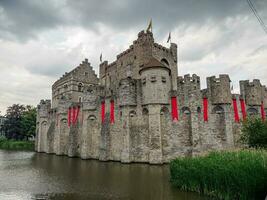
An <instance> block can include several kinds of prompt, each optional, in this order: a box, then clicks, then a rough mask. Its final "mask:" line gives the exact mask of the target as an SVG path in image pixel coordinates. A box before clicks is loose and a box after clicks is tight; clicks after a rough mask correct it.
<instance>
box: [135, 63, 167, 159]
mask: <svg viewBox="0 0 267 200" xmlns="http://www.w3.org/2000/svg"><path fill="white" fill-rule="evenodd" d="M139 73H140V76H141V82H142V104H143V105H147V106H148V112H149V141H150V144H149V146H150V152H149V162H150V163H162V144H161V141H162V139H161V131H160V130H161V127H160V125H161V118H160V111H161V107H162V105H166V104H169V92H170V90H171V82H170V81H171V79H170V69H169V68H168V67H166V66H165V65H163V64H162V63H161V62H159V61H158V60H157V59H155V58H152V59H151V60H150V61H149V62H148V63H146V64H145V65H144V66H143V68H141V69H140V71H139Z"/></svg>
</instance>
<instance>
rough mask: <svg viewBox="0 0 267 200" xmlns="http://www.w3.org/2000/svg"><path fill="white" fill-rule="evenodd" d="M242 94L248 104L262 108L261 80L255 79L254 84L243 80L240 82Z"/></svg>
mask: <svg viewBox="0 0 267 200" xmlns="http://www.w3.org/2000/svg"><path fill="white" fill-rule="evenodd" d="M239 85H240V93H241V95H242V96H243V97H244V98H245V100H246V103H247V104H248V105H251V106H260V105H261V102H262V100H263V97H262V85H261V83H260V80H258V79H254V80H253V81H252V82H250V81H249V80H243V81H240V82H239Z"/></svg>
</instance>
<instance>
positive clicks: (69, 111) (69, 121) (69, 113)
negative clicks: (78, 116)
mask: <svg viewBox="0 0 267 200" xmlns="http://www.w3.org/2000/svg"><path fill="white" fill-rule="evenodd" d="M70 124H71V108H69V109H68V126H69V127H70Z"/></svg>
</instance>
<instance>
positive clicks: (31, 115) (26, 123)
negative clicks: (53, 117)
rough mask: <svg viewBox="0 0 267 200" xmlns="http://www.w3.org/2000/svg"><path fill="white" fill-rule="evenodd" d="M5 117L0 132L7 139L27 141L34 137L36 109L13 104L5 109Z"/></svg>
mask: <svg viewBox="0 0 267 200" xmlns="http://www.w3.org/2000/svg"><path fill="white" fill-rule="evenodd" d="M5 117H6V120H5V121H4V124H3V126H2V128H1V130H2V131H3V132H4V135H5V137H6V138H7V139H10V140H12V139H13V140H28V139H29V138H30V137H33V136H34V135H35V129H36V108H34V107H32V106H24V105H20V104H13V105H12V106H10V107H8V108H7V111H6V115H5Z"/></svg>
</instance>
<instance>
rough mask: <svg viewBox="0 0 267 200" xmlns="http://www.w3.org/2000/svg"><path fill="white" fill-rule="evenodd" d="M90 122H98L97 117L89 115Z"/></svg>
mask: <svg viewBox="0 0 267 200" xmlns="http://www.w3.org/2000/svg"><path fill="white" fill-rule="evenodd" d="M88 120H90V121H94V120H96V116H95V115H89V117H88Z"/></svg>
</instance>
